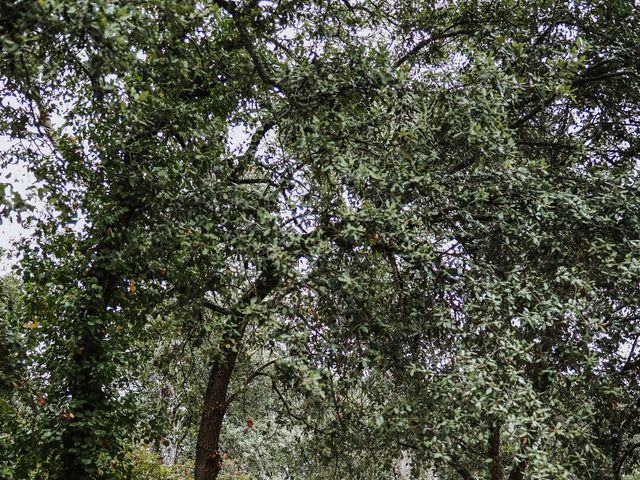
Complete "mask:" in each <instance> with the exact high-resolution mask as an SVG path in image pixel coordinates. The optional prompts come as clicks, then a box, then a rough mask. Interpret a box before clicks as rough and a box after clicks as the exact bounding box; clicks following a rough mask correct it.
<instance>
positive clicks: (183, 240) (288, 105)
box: [0, 0, 640, 480]
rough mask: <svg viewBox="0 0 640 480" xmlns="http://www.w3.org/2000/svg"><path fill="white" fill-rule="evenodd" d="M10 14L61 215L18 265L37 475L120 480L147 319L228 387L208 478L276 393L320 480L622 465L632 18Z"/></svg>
mask: <svg viewBox="0 0 640 480" xmlns="http://www.w3.org/2000/svg"><path fill="white" fill-rule="evenodd" d="M18 7H20V8H18ZM0 13H2V15H1V18H3V20H2V24H1V25H0V41H1V45H2V57H1V59H0V75H1V78H2V82H3V84H4V86H5V90H6V92H7V93H6V94H5V97H4V99H5V100H6V101H5V102H4V103H3V105H4V110H3V113H2V123H1V125H2V128H3V130H4V132H5V133H6V134H7V135H10V136H11V137H12V138H14V139H16V140H19V141H16V142H15V143H14V144H12V148H11V149H7V151H6V152H5V158H6V159H7V161H9V162H10V161H13V160H14V159H21V161H23V162H26V163H27V165H28V167H29V168H30V169H31V170H32V171H33V172H34V173H35V174H36V175H37V177H38V178H39V179H40V182H41V183H40V184H39V187H38V192H37V193H38V194H39V195H40V196H41V197H42V198H43V199H44V200H45V201H46V202H48V204H49V205H50V206H51V208H52V212H51V214H50V215H44V216H41V217H39V218H36V217H35V216H32V220H31V221H32V222H33V225H34V227H35V233H34V236H33V238H32V239H30V240H29V241H28V242H26V243H25V245H24V248H23V256H24V258H23V261H22V264H21V269H22V274H23V278H24V282H25V285H26V288H27V295H26V310H25V313H24V315H25V317H24V320H25V321H31V322H37V324H38V325H39V328H38V329H37V332H35V333H36V334H37V335H38V341H39V342H40V345H41V348H40V349H38V350H37V351H33V352H32V358H33V362H34V365H33V371H34V372H40V378H41V382H40V384H41V385H42V388H43V389H44V390H45V391H46V396H47V399H48V400H47V401H48V405H49V407H48V408H49V412H50V413H49V416H48V417H43V424H41V425H40V426H39V427H38V428H37V429H35V430H34V431H38V432H51V431H53V429H54V428H55V429H57V431H60V432H61V433H60V436H59V437H58V436H53V437H51V436H49V437H48V440H47V442H45V443H42V446H43V448H42V452H41V453H40V454H39V455H40V463H41V464H44V465H45V466H46V467H45V468H46V470H47V472H48V474H49V478H69V479H76V478H77V479H81V478H114V477H116V476H117V475H118V474H117V472H115V471H114V468H113V465H112V459H113V458H114V457H115V455H116V454H117V453H118V452H119V451H121V450H123V449H126V448H127V446H128V445H130V444H131V443H132V442H134V443H135V442H137V441H139V440H140V439H139V438H138V437H137V436H136V432H140V431H142V430H141V429H140V428H139V427H140V425H139V424H138V425H136V422H135V421H132V420H131V419H132V418H136V413H135V412H136V409H139V405H136V399H138V400H139V399H142V398H148V396H147V397H145V393H146V394H147V395H148V394H149V390H148V391H147V392H144V391H141V389H142V390H144V387H143V386H145V385H147V386H150V388H156V387H157V384H156V386H154V378H153V377H149V376H147V377H145V376H144V375H143V373H144V372H142V371H141V368H140V365H143V364H144V362H143V361H142V360H143V359H148V358H149V357H150V356H151V357H153V355H150V354H151V353H154V352H157V351H158V350H159V349H162V348H166V347H167V340H166V338H161V339H158V338H157V336H158V332H162V333H164V334H169V332H170V334H171V335H173V337H172V338H175V339H176V341H177V342H182V343H181V344H182V345H185V346H186V348H185V349H184V350H183V351H185V352H186V351H188V352H192V354H195V355H197V357H196V358H195V359H194V358H178V359H176V360H175V361H176V362H181V363H183V364H191V365H195V366H197V368H198V369H200V371H202V369H204V370H205V371H208V374H207V381H206V384H204V385H202V386H201V387H202V390H203V400H202V404H201V406H200V407H201V408H200V412H198V413H199V414H200V415H201V419H200V421H199V422H198V428H197V431H198V433H197V438H196V439H195V451H194V456H195V478H196V480H204V479H207V480H208V479H213V478H216V477H217V476H218V474H219V472H220V471H221V469H222V466H223V450H222V448H221V444H220V441H221V438H222V431H223V422H224V419H225V415H226V414H227V411H228V409H229V408H230V403H231V401H232V400H234V399H237V398H239V395H236V394H235V393H233V392H236V387H237V388H240V390H239V391H244V390H246V389H247V388H250V387H249V385H250V383H251V380H253V379H256V378H265V377H268V378H269V382H268V383H267V384H270V385H271V388H272V389H273V394H274V395H275V397H274V398H272V399H271V400H270V402H271V401H273V405H274V407H273V408H274V409H276V410H281V414H282V415H279V417H278V418H287V419H288V420H287V421H288V422H292V424H293V425H295V427H292V429H299V430H297V431H301V432H302V434H301V436H302V437H304V438H303V440H307V441H309V443H307V444H306V446H307V447H308V448H304V449H303V450H302V451H303V453H304V455H308V457H305V459H309V460H310V461H311V459H313V463H309V462H306V464H305V461H304V460H303V461H302V462H300V464H299V465H298V467H299V469H300V471H303V472H304V471H305V469H310V470H311V468H310V465H311V466H316V465H322V464H326V463H330V464H331V467H332V470H331V473H328V472H329V470H326V471H323V470H320V471H318V470H317V469H314V470H315V471H313V472H311V471H310V470H306V472H305V475H306V477H307V478H311V477H312V476H315V477H318V478H323V477H329V476H331V475H333V476H334V477H335V476H336V475H338V474H340V475H341V476H344V477H351V478H369V479H371V478H376V477H380V478H386V477H387V476H388V475H389V472H390V471H392V470H393V465H394V462H395V461H396V460H397V458H398V456H399V455H400V454H402V453H403V452H411V453H410V455H411V456H412V457H413V458H414V459H415V464H416V466H417V468H419V466H420V464H422V465H425V466H427V467H429V468H431V467H433V468H434V469H435V471H436V472H437V474H438V476H439V477H442V478H456V477H457V478H463V479H471V478H478V477H486V478H491V479H492V480H501V479H504V478H509V479H510V480H518V479H524V478H542V477H545V478H549V477H553V478H567V479H569V478H577V477H579V478H612V479H618V478H621V475H623V474H624V473H626V472H631V471H632V468H633V465H634V463H633V462H634V461H636V460H637V458H636V456H637V447H636V445H637V442H636V439H637V437H636V435H637V434H638V426H637V425H636V423H637V420H636V418H637V417H636V416H635V415H634V412H635V410H636V407H637V405H635V403H634V400H633V398H634V397H633V392H634V391H635V389H636V387H637V368H636V366H637V364H638V362H637V358H636V356H637V354H636V352H635V349H636V343H637V335H638V318H637V305H638V275H639V273H640V269H639V268H638V263H637V260H636V259H635V253H636V252H637V242H636V240H635V239H637V238H638V234H639V233H640V232H639V224H638V217H637V211H638V206H639V205H638V201H639V198H640V197H639V195H638V184H637V181H636V177H637V151H638V150H637V147H638V139H637V121H638V120H637V119H638V109H639V108H640V102H639V101H638V100H639V99H640V88H639V83H638V63H637V52H638V47H639V41H638V34H637V32H636V31H635V29H634V28H633V26H634V25H635V24H636V23H637V20H638V18H637V17H638V13H637V8H634V5H632V3H631V2H624V1H620V2H606V3H603V2H599V1H586V0H585V1H582V2H555V3H552V4H551V3H549V2H547V1H543V0H528V1H521V2H515V1H512V0H500V1H496V2H476V1H452V2H445V3H438V2H428V1H425V2H404V1H403V2H389V3H385V2H367V1H355V2H350V1H343V2H324V1H317V2H253V1H248V2H234V1H228V0H218V1H214V2H204V3H203V2H171V1H162V2H146V1H140V2H126V3H122V4H119V3H113V2H91V3H90V4H87V3H86V2H80V1H77V2H76V1H71V2H68V1H65V2H57V1H43V2H35V3H33V2H9V3H6V2H5V3H4V4H2V6H1V7H0ZM7 205H8V203H7ZM40 326H41V328H40ZM163 342H164V343H163ZM257 352H259V354H257ZM156 378H165V377H163V376H162V375H159V376H158V377H156ZM263 387H264V384H263ZM160 388H162V387H160ZM150 391H151V392H153V391H154V390H150ZM174 398H175V396H174ZM174 401H175V400H174ZM138 423H139V422H138ZM191 424H193V421H191Z"/></svg>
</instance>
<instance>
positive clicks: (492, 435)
mask: <svg viewBox="0 0 640 480" xmlns="http://www.w3.org/2000/svg"><path fill="white" fill-rule="evenodd" d="M487 453H488V455H489V458H490V459H491V464H490V465H489V472H490V474H491V480H503V478H504V472H503V470H502V459H501V458H500V426H499V425H495V426H492V427H491V429H490V432H489V445H488V452H487Z"/></svg>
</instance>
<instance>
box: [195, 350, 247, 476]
mask: <svg viewBox="0 0 640 480" xmlns="http://www.w3.org/2000/svg"><path fill="white" fill-rule="evenodd" d="M237 356H238V354H237V353H236V352H228V353H227V355H226V358H224V359H222V360H221V361H219V362H215V363H214V364H213V367H211V372H210V373H209V382H208V384H207V390H206V392H205V394H204V401H203V409H202V418H201V420H200V428H199V430H198V442H197V444H196V465H195V480H215V478H217V476H218V473H220V469H221V468H222V455H221V454H220V433H221V431H222V421H223V420H224V415H225V413H226V411H227V405H226V402H227V389H228V388H229V382H230V381H231V374H232V373H233V368H234V366H235V363H236V358H237Z"/></svg>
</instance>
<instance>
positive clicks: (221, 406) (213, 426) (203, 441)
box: [194, 265, 279, 480]
mask: <svg viewBox="0 0 640 480" xmlns="http://www.w3.org/2000/svg"><path fill="white" fill-rule="evenodd" d="M278 281H279V277H278V275H277V272H276V270H275V268H274V267H273V265H269V266H268V268H267V269H266V270H265V271H264V272H263V273H262V274H261V275H260V277H259V278H258V279H257V280H256V282H255V284H254V285H253V287H252V288H250V289H249V290H248V291H247V292H245V293H244V294H243V295H242V297H241V298H240V301H239V302H238V303H237V305H236V307H235V308H233V309H231V310H227V311H226V312H227V313H229V314H230V316H229V319H228V320H229V325H228V330H227V331H226V334H225V333H223V336H225V337H226V340H228V342H223V343H230V344H231V345H233V347H231V348H228V349H226V351H223V352H222V354H221V357H220V360H218V361H216V362H215V363H214V364H213V366H212V367H211V371H210V372H209V381H208V383H207V390H206V391H205V394H204V399H203V408H202V417H201V420H200V428H199V429H198V441H197V443H196V464H195V468H194V478H195V480H215V479H216V478H217V476H218V473H220V469H221V468H222V456H221V454H220V433H221V432H222V422H223V420H224V415H225V413H226V412H227V390H228V389H229V382H230V381H231V375H232V374H233V369H234V368H235V365H236V360H237V358H238V352H239V351H240V349H241V343H242V338H243V337H244V332H245V329H246V328H247V322H248V319H247V318H243V317H242V316H241V315H239V314H238V313H237V312H239V311H240V309H241V307H243V306H245V305H249V304H251V303H252V302H260V301H262V300H263V299H264V298H265V297H266V296H267V295H268V294H269V293H270V292H271V291H272V290H273V289H274V288H275V287H276V285H278ZM209 308H211V307H209ZM214 310H218V311H224V310H226V309H220V308H214ZM232 312H235V315H234V314H233V313H232Z"/></svg>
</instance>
